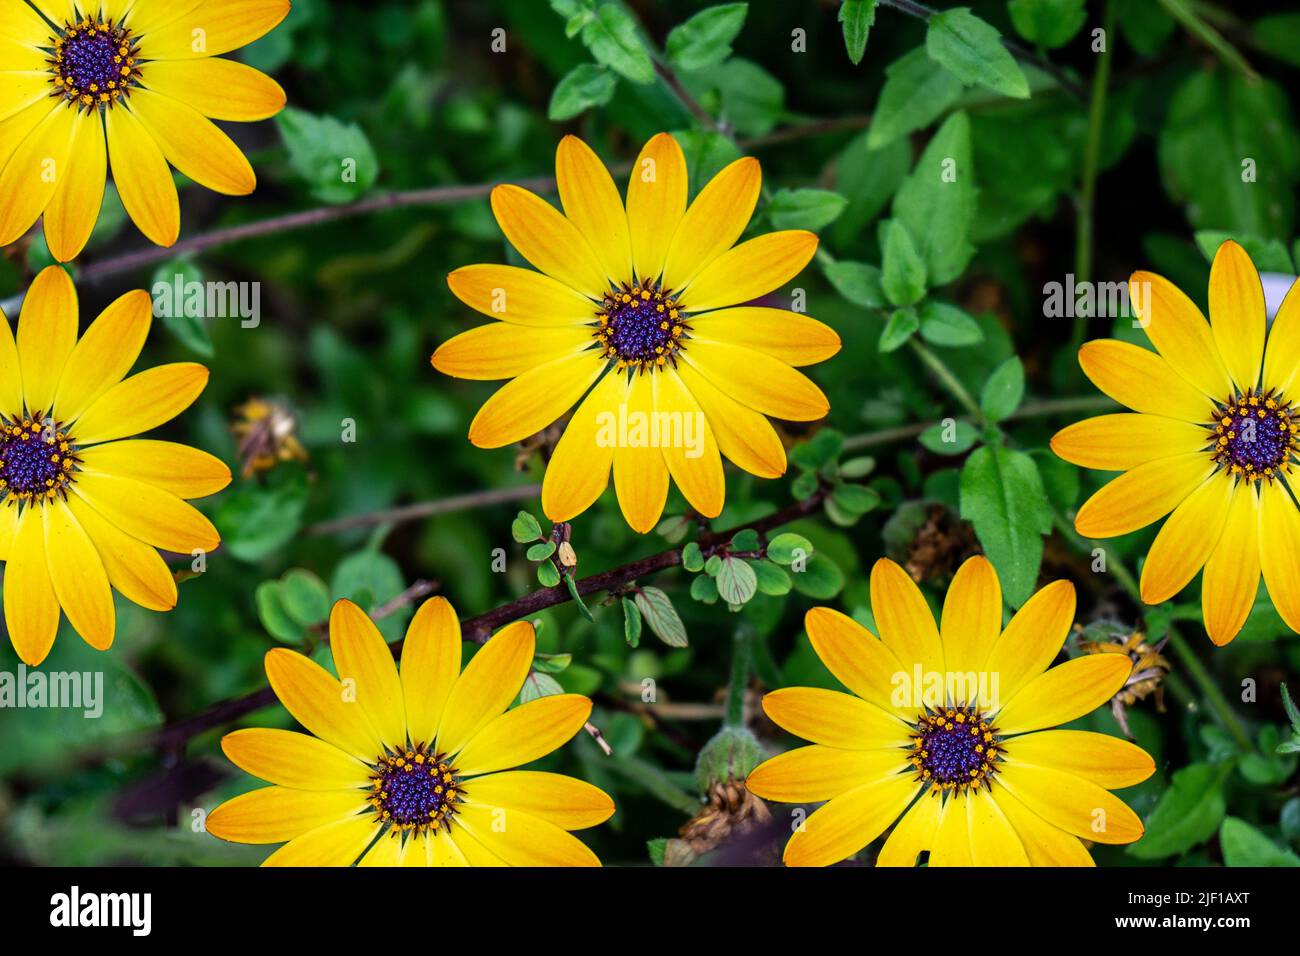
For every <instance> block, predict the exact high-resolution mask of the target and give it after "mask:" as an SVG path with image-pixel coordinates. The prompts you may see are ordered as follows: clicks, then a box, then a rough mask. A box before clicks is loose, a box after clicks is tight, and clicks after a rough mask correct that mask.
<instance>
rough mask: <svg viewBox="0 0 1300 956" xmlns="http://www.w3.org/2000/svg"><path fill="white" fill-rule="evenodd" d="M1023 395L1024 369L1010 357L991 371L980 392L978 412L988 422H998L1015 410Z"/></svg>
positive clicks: (1014, 358)
mask: <svg viewBox="0 0 1300 956" xmlns="http://www.w3.org/2000/svg"><path fill="white" fill-rule="evenodd" d="M1024 395H1025V367H1024V366H1023V365H1021V364H1020V359H1019V358H1018V357H1016V356H1014V355H1013V356H1011V358H1009V359H1007V360H1006V361H1005V362H1003V363H1002V364H1001V365H999V366H998V367H997V368H995V369H994V370H993V374H992V375H990V376H989V378H988V381H987V382H985V383H984V390H983V391H982V392H980V411H982V412H983V413H984V417H985V418H987V419H988V420H989V421H990V422H1000V421H1002V420H1003V419H1004V418H1006V417H1007V416H1008V415H1010V414H1011V413H1012V412H1014V411H1015V410H1016V409H1017V408H1019V407H1020V400H1021V399H1022V398H1024Z"/></svg>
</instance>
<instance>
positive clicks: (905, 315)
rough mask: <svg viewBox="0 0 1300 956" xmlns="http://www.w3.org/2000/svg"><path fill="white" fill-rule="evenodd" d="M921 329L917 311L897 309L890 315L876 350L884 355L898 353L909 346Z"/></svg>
mask: <svg viewBox="0 0 1300 956" xmlns="http://www.w3.org/2000/svg"><path fill="white" fill-rule="evenodd" d="M919 327H920V321H919V320H918V319H917V317H916V310H915V309H895V310H894V311H893V312H891V313H890V315H889V321H888V322H886V323H885V328H884V330H883V331H882V332H881V333H880V341H879V342H878V343H877V344H876V348H877V349H879V350H880V351H881V352H882V353H885V354H887V353H889V352H894V351H897V350H898V349H900V348H902V347H903V346H904V345H906V344H907V340H908V339H910V338H911V337H912V336H913V335H914V334H915V333H916V330H917V329H918V328H919Z"/></svg>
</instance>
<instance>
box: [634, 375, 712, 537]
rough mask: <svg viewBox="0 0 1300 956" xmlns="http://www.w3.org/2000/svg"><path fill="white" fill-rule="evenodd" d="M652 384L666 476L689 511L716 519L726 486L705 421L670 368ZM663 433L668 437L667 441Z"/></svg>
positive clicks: (700, 410)
mask: <svg viewBox="0 0 1300 956" xmlns="http://www.w3.org/2000/svg"><path fill="white" fill-rule="evenodd" d="M652 381H653V383H654V408H655V414H656V415H657V416H659V418H658V420H659V421H661V422H667V423H668V424H667V425H665V426H661V429H662V430H661V433H660V443H661V444H663V454H664V463H665V464H666V465H667V466H668V473H669V474H670V475H672V478H673V481H674V482H676V484H677V487H678V488H679V489H681V492H682V495H683V496H685V498H686V500H687V501H688V502H689V503H690V505H691V507H692V508H694V509H695V510H696V511H698V512H699V513H700V514H702V515H703V516H704V517H706V518H716V517H717V516H718V515H720V514H721V513H722V504H723V501H724V500H725V499H726V496H727V483H726V478H725V477H724V476H723V474H722V457H721V456H720V455H719V454H718V442H717V439H715V438H714V437H713V430H712V429H711V428H710V427H709V423H708V419H707V418H706V417H705V415H704V412H703V410H702V409H701V408H700V405H699V403H698V402H697V401H696V400H695V396H694V395H692V394H691V392H690V389H688V388H687V387H686V385H685V384H684V383H683V382H682V380H681V378H680V377H679V376H678V374H677V372H676V371H675V370H674V369H671V368H667V367H665V368H663V369H660V370H659V371H658V372H656V373H655V374H654V376H653V379H652ZM665 415H667V416H668V417H667V418H664V417H663V416H665ZM665 431H667V432H669V433H670V436H671V437H670V439H669V440H668V441H667V442H665V441H664V432H665Z"/></svg>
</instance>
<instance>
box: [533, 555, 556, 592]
mask: <svg viewBox="0 0 1300 956" xmlns="http://www.w3.org/2000/svg"><path fill="white" fill-rule="evenodd" d="M537 580H538V582H539V583H540V584H541V585H542V587H546V588H553V587H555V586H556V585H557V584H559V583H560V572H559V571H558V570H556V567H555V565H554V564H552V563H551V562H550V561H543V562H542V563H541V564H539V565H538V566H537Z"/></svg>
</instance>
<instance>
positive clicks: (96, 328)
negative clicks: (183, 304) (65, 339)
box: [54, 289, 153, 422]
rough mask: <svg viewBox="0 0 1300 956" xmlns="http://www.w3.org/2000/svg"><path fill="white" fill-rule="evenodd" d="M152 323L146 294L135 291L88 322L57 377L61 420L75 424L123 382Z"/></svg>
mask: <svg viewBox="0 0 1300 956" xmlns="http://www.w3.org/2000/svg"><path fill="white" fill-rule="evenodd" d="M152 320H153V304H152V302H151V300H150V298H149V293H147V292H145V291H144V290H143V289H137V290H135V291H134V292H128V293H126V294H125V295H123V296H120V297H118V298H117V299H115V300H114V301H113V302H112V303H111V304H110V305H109V306H108V308H106V309H105V310H104V311H103V312H101V313H100V314H99V316H98V317H97V318H96V319H95V321H94V322H92V323H90V327H89V328H88V329H86V334H85V335H83V336H82V337H81V341H79V342H78V343H77V345H76V347H75V348H74V349H73V350H72V353H71V354H70V355H69V356H68V360H67V362H66V364H65V365H64V366H63V374H62V375H61V376H60V378H59V385H58V390H57V392H56V393H55V396H54V408H55V411H56V412H57V413H58V416H59V419H60V421H65V422H71V421H76V420H77V419H78V418H80V417H81V416H82V415H83V414H84V413H85V411H86V409H87V408H89V407H90V405H91V404H92V403H93V402H94V401H95V399H97V398H99V397H100V396H101V395H103V394H104V393H105V392H107V391H108V390H109V389H110V388H112V387H113V386H114V385H116V384H117V383H118V382H120V381H122V379H123V378H124V377H125V376H126V373H127V372H129V371H131V366H132V365H134V364H135V360H136V359H137V358H139V357H140V349H142V348H143V347H144V342H145V339H146V338H147V337H148V335H149V326H150V324H151V323H152Z"/></svg>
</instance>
